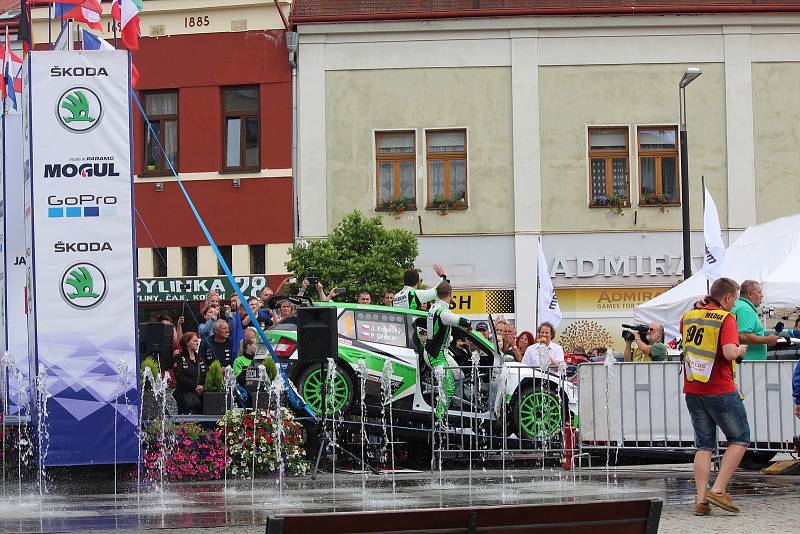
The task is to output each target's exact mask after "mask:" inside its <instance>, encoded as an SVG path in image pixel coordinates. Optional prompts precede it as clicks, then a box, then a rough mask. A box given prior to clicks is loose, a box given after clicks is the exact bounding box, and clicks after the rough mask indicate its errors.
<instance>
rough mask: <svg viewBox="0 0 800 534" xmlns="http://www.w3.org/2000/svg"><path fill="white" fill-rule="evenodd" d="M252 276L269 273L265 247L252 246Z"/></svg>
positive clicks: (250, 247)
mask: <svg viewBox="0 0 800 534" xmlns="http://www.w3.org/2000/svg"><path fill="white" fill-rule="evenodd" d="M249 249H250V274H264V273H266V272H267V255H266V247H265V246H264V245H250V246H249Z"/></svg>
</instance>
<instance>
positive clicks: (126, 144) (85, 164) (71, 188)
mask: <svg viewBox="0 0 800 534" xmlns="http://www.w3.org/2000/svg"><path fill="white" fill-rule="evenodd" d="M26 61H27V64H26V68H25V69H24V70H25V71H26V72H25V74H26V77H27V81H28V83H29V84H30V102H29V103H28V105H29V109H30V121H29V132H28V134H29V135H28V137H29V142H28V143H27V146H26V160H27V161H29V166H30V169H33V171H34V172H33V175H32V176H31V177H30V180H28V181H27V182H26V186H27V190H26V202H29V205H30V210H31V216H30V217H28V218H27V221H28V226H29V227H30V228H29V230H28V234H29V236H30V239H29V243H31V244H33V245H34V246H33V247H32V250H31V258H30V260H31V262H30V264H29V267H30V268H31V273H30V282H29V286H30V295H29V296H30V298H31V302H30V306H31V308H32V309H33V310H34V313H31V314H29V323H30V325H31V327H30V328H29V330H30V331H31V337H32V343H33V350H32V356H33V359H32V362H33V364H34V368H37V366H40V367H43V368H44V369H45V370H46V371H47V373H48V375H49V377H50V379H49V380H48V385H49V389H50V391H49V393H50V395H51V399H50V401H49V403H48V408H49V414H50V419H49V427H50V445H49V452H48V455H47V463H48V464H52V465H71V464H102V463H112V462H114V460H115V452H114V451H115V443H114V436H115V433H114V422H115V421H116V423H117V432H116V436H117V443H116V461H118V462H133V461H136V459H137V454H138V444H137V440H136V426H137V424H138V415H137V407H136V405H135V402H134V403H132V405H126V404H125V403H122V402H120V401H119V400H118V399H119V398H123V397H124V396H123V395H122V392H121V391H120V388H119V387H115V388H109V387H108V386H107V384H109V383H111V382H113V383H115V384H117V383H122V381H121V379H120V377H119V376H118V375H119V373H120V372H123V371H120V369H124V372H125V373H127V376H126V377H124V378H125V382H126V383H127V384H131V386H130V389H129V390H128V391H126V392H125V395H126V396H127V398H128V399H137V398H138V393H137V391H136V384H137V380H136V370H137V368H138V367H137V356H138V355H137V351H136V339H135V334H136V327H137V324H136V317H135V309H136V303H135V286H134V283H135V274H134V265H135V261H134V253H135V250H134V248H133V247H134V245H133V243H134V241H133V208H132V204H133V202H132V200H133V199H132V171H131V139H130V113H131V109H130V79H129V77H130V63H129V57H128V53H127V52H124V51H116V50H113V51H91V52H80V53H79V52H72V51H46V52H37V51H34V52H31V53H30V54H28V56H27V59H26ZM26 205H28V204H26ZM88 370H91V372H86V371H88ZM77 399H80V401H78V400H77ZM111 413H115V415H114V417H110V416H109V415H110V414H111Z"/></svg>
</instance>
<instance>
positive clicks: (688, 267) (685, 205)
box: [678, 67, 703, 280]
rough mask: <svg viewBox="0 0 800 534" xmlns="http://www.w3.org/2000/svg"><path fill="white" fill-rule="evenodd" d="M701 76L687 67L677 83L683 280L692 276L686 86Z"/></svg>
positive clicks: (700, 70) (701, 72)
mask: <svg viewBox="0 0 800 534" xmlns="http://www.w3.org/2000/svg"><path fill="white" fill-rule="evenodd" d="M701 74H703V69H701V68H700V67H689V68H687V69H686V72H684V73H683V76H681V81H680V82H678V108H679V114H680V125H681V131H680V141H679V142H680V158H681V214H682V216H683V279H684V280H687V279H688V278H689V277H690V276H692V246H691V232H690V229H689V154H688V145H687V137H686V86H687V85H689V84H690V83H692V82H693V81H695V80H696V79H697V78H698V76H700V75H701Z"/></svg>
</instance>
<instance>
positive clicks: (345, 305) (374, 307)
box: [314, 301, 428, 317]
mask: <svg viewBox="0 0 800 534" xmlns="http://www.w3.org/2000/svg"><path fill="white" fill-rule="evenodd" d="M314 306H319V307H325V306H328V307H335V308H342V309H344V310H369V311H380V312H389V311H390V312H399V313H405V314H408V315H416V316H418V317H425V316H427V315H428V312H427V311H425V310H410V309H408V308H394V307H392V306H381V305H380V304H356V303H354V302H332V301H328V302H314Z"/></svg>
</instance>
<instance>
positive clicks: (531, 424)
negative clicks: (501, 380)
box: [508, 384, 564, 441]
mask: <svg viewBox="0 0 800 534" xmlns="http://www.w3.org/2000/svg"><path fill="white" fill-rule="evenodd" d="M510 408H511V414H510V416H511V417H510V420H511V422H512V424H513V426H512V427H511V428H508V432H509V433H512V432H513V433H515V434H517V435H518V436H520V437H521V438H523V439H531V440H548V441H550V440H554V439H560V438H561V429H562V426H563V424H564V406H563V399H562V398H561V396H560V395H559V394H558V392H557V391H556V390H555V389H554V388H551V387H548V386H544V387H534V386H533V385H530V384H528V385H525V386H523V387H522V388H521V390H519V391H517V393H516V394H515V395H514V400H513V402H512V403H511V406H510Z"/></svg>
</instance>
